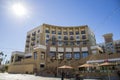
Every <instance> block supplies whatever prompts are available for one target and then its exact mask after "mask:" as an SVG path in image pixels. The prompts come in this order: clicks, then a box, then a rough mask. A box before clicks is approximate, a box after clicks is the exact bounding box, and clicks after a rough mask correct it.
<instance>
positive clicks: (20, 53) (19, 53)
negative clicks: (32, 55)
mask: <svg viewBox="0 0 120 80" xmlns="http://www.w3.org/2000/svg"><path fill="white" fill-rule="evenodd" d="M15 54H18V55H24V52H20V51H14V52H12V55H15Z"/></svg>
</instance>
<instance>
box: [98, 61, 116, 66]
mask: <svg viewBox="0 0 120 80" xmlns="http://www.w3.org/2000/svg"><path fill="white" fill-rule="evenodd" d="M113 65H116V64H114V63H110V62H104V63H102V64H100V65H99V66H113Z"/></svg>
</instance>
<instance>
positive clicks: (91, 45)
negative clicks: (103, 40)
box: [9, 24, 102, 73]
mask: <svg viewBox="0 0 120 80" xmlns="http://www.w3.org/2000/svg"><path fill="white" fill-rule="evenodd" d="M26 38H27V39H26V45H25V53H24V55H20V56H19V54H17V53H16V54H13V55H12V58H11V59H12V62H13V63H12V64H11V65H10V67H9V72H16V68H17V71H18V72H21V73H25V72H29V73H30V72H34V71H41V70H44V69H45V68H46V67H47V68H49V66H50V65H49V64H50V63H53V61H56V60H61V61H63V62H61V64H65V63H66V62H68V61H69V60H71V61H72V60H80V59H82V58H86V57H87V56H88V55H91V54H98V53H100V52H102V49H101V48H100V47H99V46H97V45H96V39H95V35H94V33H93V32H92V31H91V30H90V28H89V27H88V26H87V25H83V26H72V27H71V26H69V27H66V26H55V25H49V24H43V25H41V26H39V27H37V28H34V29H33V30H31V31H29V32H28V33H27V37H26ZM16 55H17V56H16ZM18 57H19V58H18ZM59 65H60V63H59V64H58V65H57V66H56V67H58V66H59ZM20 66H21V67H20ZM53 66H55V65H54V64H53ZM28 69H29V70H28ZM19 70H20V71H19Z"/></svg>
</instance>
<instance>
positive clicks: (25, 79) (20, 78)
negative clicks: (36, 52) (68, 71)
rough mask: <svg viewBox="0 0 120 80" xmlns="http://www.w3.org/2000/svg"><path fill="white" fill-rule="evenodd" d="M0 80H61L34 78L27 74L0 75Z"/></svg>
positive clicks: (57, 79)
mask: <svg viewBox="0 0 120 80" xmlns="http://www.w3.org/2000/svg"><path fill="white" fill-rule="evenodd" d="M0 80H61V79H60V78H51V77H41V76H34V75H28V74H8V73H0ZM65 80H66V79H65Z"/></svg>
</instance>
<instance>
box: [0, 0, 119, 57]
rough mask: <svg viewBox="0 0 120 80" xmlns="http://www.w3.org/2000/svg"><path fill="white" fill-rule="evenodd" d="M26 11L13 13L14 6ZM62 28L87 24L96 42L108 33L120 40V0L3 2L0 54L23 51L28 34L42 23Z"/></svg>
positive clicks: (1, 4)
mask: <svg viewBox="0 0 120 80" xmlns="http://www.w3.org/2000/svg"><path fill="white" fill-rule="evenodd" d="M18 2H19V3H21V4H23V5H24V6H25V8H26V9H27V15H25V16H21V17H18V16H16V15H15V14H14V13H13V11H12V10H11V6H12V5H13V4H15V3H18ZM43 23H47V24H53V25H59V26H78V25H88V26H89V27H90V28H91V29H92V30H93V31H94V33H95V35H96V40H97V43H101V42H104V39H103V37H102V35H103V34H105V33H113V35H114V37H113V38H114V40H117V39H120V31H119V30H120V0H0V37H1V38H0V51H3V52H4V53H5V54H8V59H9V58H10V55H11V51H15V50H20V51H24V47H25V41H26V33H27V31H29V30H31V29H33V28H35V27H37V26H39V25H41V24H43Z"/></svg>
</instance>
